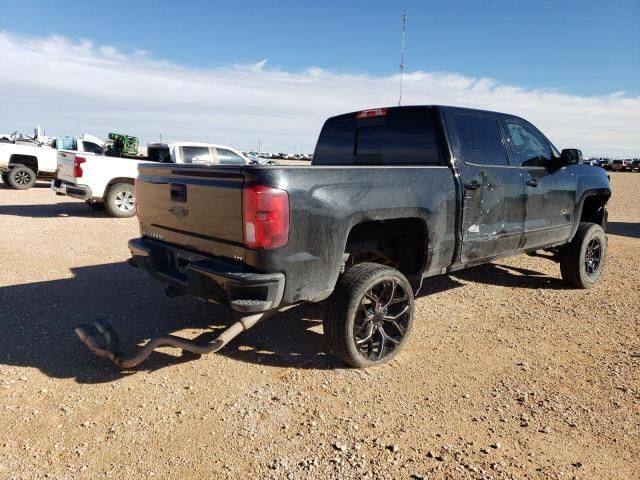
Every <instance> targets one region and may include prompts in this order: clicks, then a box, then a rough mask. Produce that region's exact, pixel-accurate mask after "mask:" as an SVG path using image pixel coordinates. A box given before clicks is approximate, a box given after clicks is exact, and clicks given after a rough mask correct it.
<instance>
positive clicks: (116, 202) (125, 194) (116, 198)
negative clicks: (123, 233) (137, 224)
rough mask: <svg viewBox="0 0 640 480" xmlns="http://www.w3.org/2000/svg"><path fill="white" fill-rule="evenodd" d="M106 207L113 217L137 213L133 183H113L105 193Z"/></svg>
mask: <svg viewBox="0 0 640 480" xmlns="http://www.w3.org/2000/svg"><path fill="white" fill-rule="evenodd" d="M104 207H105V209H106V210H107V213H108V214H109V215H111V216H112V217H118V218H126V217H133V216H134V215H135V214H136V204H135V198H134V196H133V185H131V184H130V183H116V184H115V185H111V186H110V187H109V189H108V190H107V194H106V195H105V199H104Z"/></svg>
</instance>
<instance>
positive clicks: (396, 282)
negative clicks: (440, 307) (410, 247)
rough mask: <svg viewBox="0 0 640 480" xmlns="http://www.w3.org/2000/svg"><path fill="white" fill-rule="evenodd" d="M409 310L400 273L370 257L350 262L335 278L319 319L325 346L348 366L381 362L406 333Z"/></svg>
mask: <svg viewBox="0 0 640 480" xmlns="http://www.w3.org/2000/svg"><path fill="white" fill-rule="evenodd" d="M413 310H414V297H413V291H412V289H411V285H410V284H409V281H408V280H407V279H406V277H405V276H404V275H403V274H402V273H400V272H399V271H397V270H395V269H393V268H390V267H386V266H384V265H379V264H376V263H361V264H358V265H355V266H353V267H351V268H350V269H348V270H347V271H346V272H345V274H344V275H343V276H342V278H341V279H340V280H339V281H338V284H337V285H336V290H335V292H334V294H333V297H332V300H331V304H330V306H329V311H328V314H327V317H326V319H325V321H324V333H325V336H326V337H327V341H328V344H329V348H330V349H331V351H332V352H333V353H334V354H335V355H336V356H337V357H338V358H339V359H340V360H342V361H343V362H345V363H347V364H349V365H351V366H353V367H357V368H365V367H372V366H376V365H382V364H384V363H387V362H388V361H389V360H391V359H392V358H393V357H395V356H396V355H397V354H398V352H399V351H400V350H401V348H402V347H403V346H404V344H405V343H406V340H407V338H408V337H409V334H410V333H411V328H412V326H413Z"/></svg>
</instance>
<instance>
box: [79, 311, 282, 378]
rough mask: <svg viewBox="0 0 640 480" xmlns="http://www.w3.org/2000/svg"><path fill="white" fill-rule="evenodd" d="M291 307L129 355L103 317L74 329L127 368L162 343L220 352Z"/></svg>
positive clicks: (156, 341)
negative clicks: (204, 337) (201, 337)
mask: <svg viewBox="0 0 640 480" xmlns="http://www.w3.org/2000/svg"><path fill="white" fill-rule="evenodd" d="M288 308H290V307H286V308H284V309H281V310H271V311H268V312H261V313H256V314H253V315H247V316H244V317H242V318H241V319H240V320H238V321H237V322H235V323H234V324H233V325H231V326H230V327H229V328H227V329H226V330H225V331H224V332H222V333H221V334H220V335H219V336H218V337H217V338H215V339H214V340H213V341H211V342H208V343H198V342H194V341H193V340H188V339H186V338H182V337H176V336H175V335H167V336H164V337H156V338H153V339H151V340H150V341H149V342H148V343H147V344H146V345H145V346H144V347H142V348H141V350H140V351H139V352H138V353H137V354H136V355H134V356H133V357H130V358H126V357H124V356H123V355H122V353H121V352H120V349H119V341H118V334H117V333H116V332H115V330H114V329H113V327H112V326H111V324H110V323H109V322H108V321H107V320H105V319H103V318H101V319H98V320H96V321H95V322H93V323H91V324H90V325H88V324H83V325H78V326H77V327H75V328H74V329H73V330H74V332H75V334H76V335H77V336H78V338H79V339H80V340H81V341H82V343H84V344H85V345H86V346H87V347H88V348H89V350H91V351H92V352H93V353H95V354H96V355H97V356H98V357H105V358H108V359H109V360H111V361H112V362H113V363H115V364H116V365H117V366H118V367H119V368H121V369H123V370H125V369H129V368H134V367H137V366H138V365H140V364H141V363H142V362H144V361H145V360H146V359H147V358H149V356H150V355H151V354H152V353H153V351H154V350H155V349H156V348H160V347H175V348H180V349H182V350H186V351H188V352H192V353H197V354H199V355H204V354H205V353H213V352H217V351H218V350H220V349H221V348H222V347H224V346H225V345H226V344H227V343H229V342H230V341H231V340H233V339H234V338H235V337H237V336H238V335H239V334H240V333H242V332H244V331H245V330H249V329H250V328H251V327H253V326H254V325H255V324H256V323H258V322H259V321H260V320H262V319H264V318H267V317H270V316H272V315H274V314H275V313H277V312H279V311H284V310H287V309H288Z"/></svg>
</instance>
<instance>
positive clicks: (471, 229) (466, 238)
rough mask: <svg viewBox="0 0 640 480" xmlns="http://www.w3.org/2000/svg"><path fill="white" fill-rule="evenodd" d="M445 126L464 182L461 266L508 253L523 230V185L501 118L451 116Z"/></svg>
mask: <svg viewBox="0 0 640 480" xmlns="http://www.w3.org/2000/svg"><path fill="white" fill-rule="evenodd" d="M446 120H447V125H448V127H449V128H448V129H449V130H450V133H451V141H452V146H453V149H454V155H455V156H456V159H457V166H458V169H459V174H460V177H461V180H462V184H463V188H464V192H463V206H462V249H461V255H460V262H461V263H463V264H464V263H468V262H473V261H477V260H482V259H486V258H490V257H495V256H498V255H502V254H507V253H510V252H514V251H516V250H517V249H518V248H519V246H520V241H521V240H522V235H523V231H524V185H523V182H522V178H521V176H520V171H519V170H518V168H517V167H515V166H513V165H511V164H510V163H509V156H508V155H507V150H506V147H505V142H504V136H503V133H502V129H501V126H500V122H499V121H498V118H497V116H495V115H493V114H491V113H481V112H468V111H452V112H448V113H447V118H446Z"/></svg>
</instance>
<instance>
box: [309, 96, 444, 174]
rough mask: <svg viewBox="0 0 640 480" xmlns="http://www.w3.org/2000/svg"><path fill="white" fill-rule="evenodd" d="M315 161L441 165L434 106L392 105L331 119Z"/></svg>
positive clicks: (340, 163)
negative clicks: (376, 113)
mask: <svg viewBox="0 0 640 480" xmlns="http://www.w3.org/2000/svg"><path fill="white" fill-rule="evenodd" d="M313 163H314V164H315V165H439V164H440V150H439V148H438V140H437V135H436V132H435V126H434V120H433V115H432V112H431V110H429V109H427V108H419V107H416V108H412V107H404V108H402V109H389V110H388V112H387V114H386V115H384V116H380V117H372V118H363V119H356V117H355V114H350V115H345V116H340V117H335V118H332V119H329V120H328V121H327V122H326V123H325V125H324V127H323V129H322V132H321V133H320V138H319V139H318V144H317V146H316V151H315V153H314V157H313Z"/></svg>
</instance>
